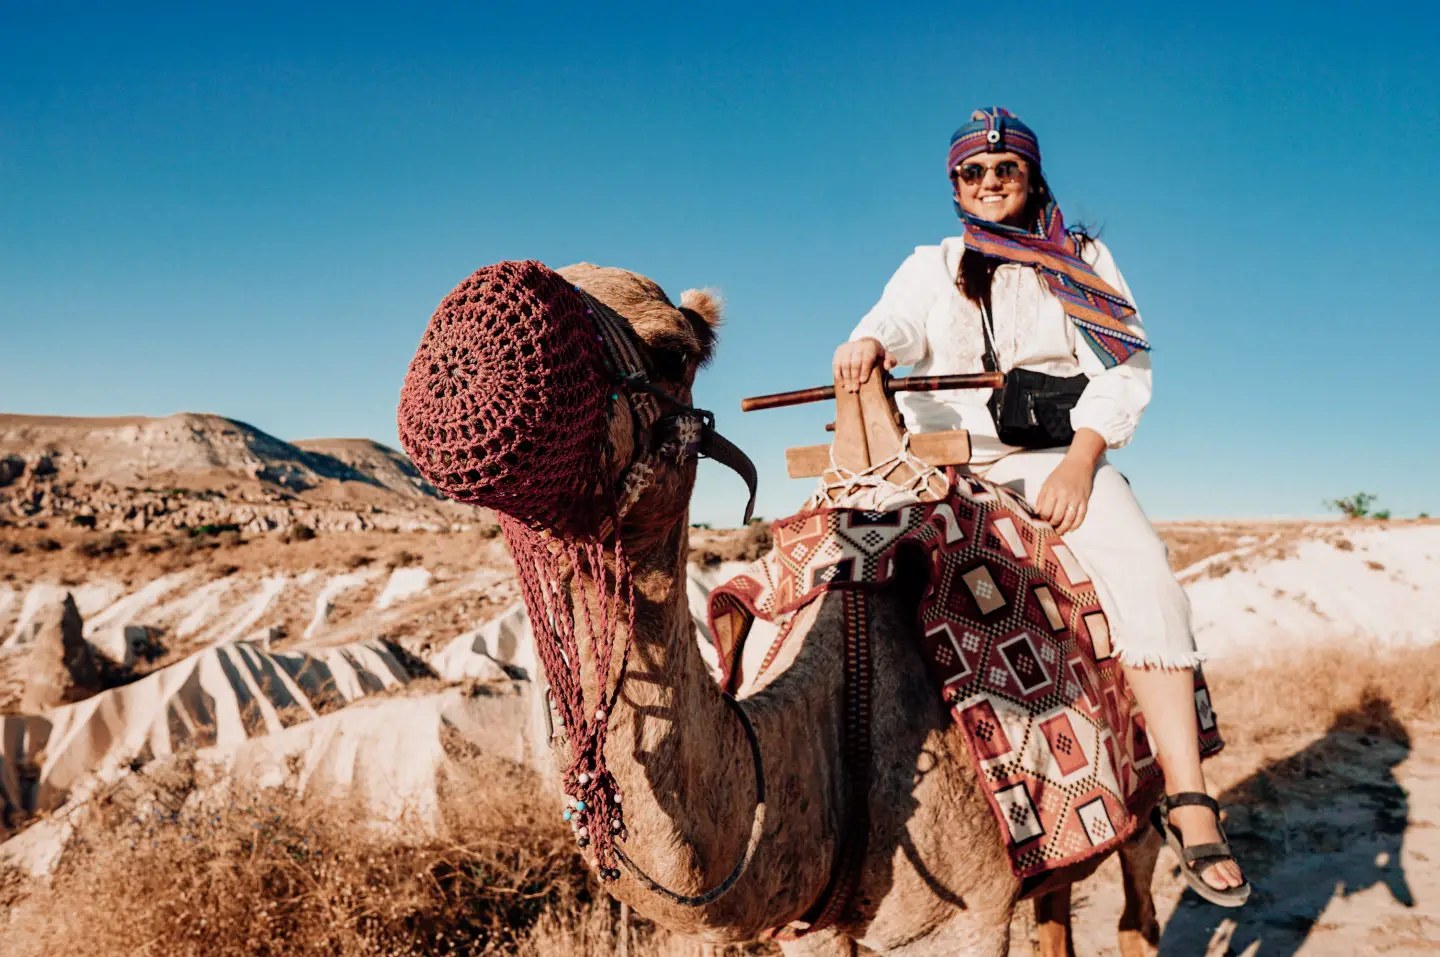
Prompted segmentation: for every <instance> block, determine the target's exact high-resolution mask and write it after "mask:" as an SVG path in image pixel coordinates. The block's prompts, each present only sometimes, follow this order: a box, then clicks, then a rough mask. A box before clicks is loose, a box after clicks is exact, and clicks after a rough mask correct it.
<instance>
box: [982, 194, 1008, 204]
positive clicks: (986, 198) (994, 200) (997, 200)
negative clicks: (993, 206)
mask: <svg viewBox="0 0 1440 957" xmlns="http://www.w3.org/2000/svg"><path fill="white" fill-rule="evenodd" d="M980 202H982V203H1003V202H1005V197H1004V196H1003V195H1002V196H981V197H980Z"/></svg>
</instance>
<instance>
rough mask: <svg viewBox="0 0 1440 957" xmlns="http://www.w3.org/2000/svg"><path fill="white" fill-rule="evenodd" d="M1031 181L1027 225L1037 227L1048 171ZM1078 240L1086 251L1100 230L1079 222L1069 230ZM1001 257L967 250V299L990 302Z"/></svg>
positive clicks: (963, 284) (963, 280)
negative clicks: (992, 285) (992, 283)
mask: <svg viewBox="0 0 1440 957" xmlns="http://www.w3.org/2000/svg"><path fill="white" fill-rule="evenodd" d="M1030 179H1031V185H1032V186H1034V187H1035V188H1034V190H1033V191H1031V193H1030V199H1029V200H1028V201H1027V202H1026V203H1025V228H1026V229H1034V228H1035V220H1036V219H1038V218H1039V216H1040V210H1041V209H1043V208H1044V207H1045V204H1046V203H1048V202H1050V184H1049V183H1047V182H1045V174H1044V173H1042V172H1040V170H1039V168H1036V169H1034V170H1032V172H1031V176H1030ZM1066 231H1067V232H1068V233H1069V234H1070V235H1071V237H1073V238H1074V240H1075V251H1076V253H1078V254H1081V255H1083V254H1084V252H1085V247H1086V246H1088V245H1089V244H1090V243H1092V242H1094V241H1095V237H1096V235H1097V233H1098V231H1095V230H1092V229H1091V228H1090V227H1089V226H1088V225H1086V224H1085V223H1077V224H1076V225H1074V226H1071V227H1069V228H1068V229H1067V230H1066ZM999 264H1000V260H998V259H995V258H994V257H993V256H986V255H985V254H983V253H977V252H976V251H975V250H973V249H967V250H965V253H964V254H963V255H962V256H961V257H960V277H959V281H960V291H961V292H962V293H963V294H964V295H965V298H966V299H969V300H970V301H971V302H973V303H975V304H976V305H979V304H981V303H984V304H985V305H986V306H987V307H988V306H989V304H990V282H991V280H992V279H993V278H994V276H995V267H996V266H998V265H999Z"/></svg>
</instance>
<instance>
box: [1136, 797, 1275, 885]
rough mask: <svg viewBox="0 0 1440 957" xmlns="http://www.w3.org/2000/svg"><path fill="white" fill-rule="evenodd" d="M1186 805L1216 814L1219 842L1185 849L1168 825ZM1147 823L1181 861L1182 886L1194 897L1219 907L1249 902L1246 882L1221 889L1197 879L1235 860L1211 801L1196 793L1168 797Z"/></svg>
mask: <svg viewBox="0 0 1440 957" xmlns="http://www.w3.org/2000/svg"><path fill="white" fill-rule="evenodd" d="M1189 805H1198V806H1200V807H1207V808H1209V809H1210V810H1211V811H1212V812H1213V813H1214V814H1215V826H1216V827H1217V828H1219V829H1220V840H1219V841H1217V842H1215V843H1211V844H1196V845H1194V846H1192V847H1186V846H1185V841H1184V839H1183V838H1181V836H1180V830H1179V828H1176V827H1174V826H1173V825H1171V823H1170V812H1171V811H1172V810H1174V809H1175V808H1177V807H1187V806H1189ZM1150 820H1151V823H1153V824H1154V825H1155V828H1156V830H1158V831H1159V832H1160V836H1161V837H1163V838H1165V843H1166V844H1168V845H1169V846H1170V849H1171V850H1172V851H1174V852H1175V854H1176V855H1177V856H1178V857H1179V858H1180V863H1181V866H1180V873H1181V874H1182V875H1183V876H1184V878H1185V883H1187V884H1189V885H1190V888H1191V889H1192V890H1193V891H1195V893H1197V894H1199V895H1200V896H1201V897H1203V898H1205V899H1206V900H1207V901H1209V902H1210V903H1212V904H1218V905H1220V906H1221V907H1239V906H1241V905H1242V904H1244V903H1245V902H1246V901H1247V900H1249V899H1250V891H1251V889H1252V888H1251V884H1250V882H1249V881H1248V880H1246V881H1245V883H1243V884H1241V885H1240V886H1239V887H1224V888H1221V887H1214V886H1212V885H1211V884H1210V882H1209V881H1207V880H1205V878H1203V877H1201V876H1200V872H1201V871H1203V870H1204V869H1205V868H1207V867H1209V866H1211V865H1212V864H1219V863H1220V862H1221V861H1234V860H1235V855H1234V854H1233V853H1232V852H1231V851H1230V844H1229V842H1228V841H1227V840H1226V837H1225V829H1224V828H1223V827H1220V804H1219V802H1217V801H1216V800H1215V799H1214V798H1212V797H1211V796H1210V795H1208V794H1201V793H1200V792H1198V791H1182V792H1180V793H1179V794H1167V795H1165V796H1164V797H1162V798H1161V799H1160V803H1159V804H1157V805H1156V806H1155V810H1154V811H1153V812H1152V813H1151V816H1150ZM1236 863H1239V862H1238V861H1237V862H1236ZM1242 879H1243V878H1242Z"/></svg>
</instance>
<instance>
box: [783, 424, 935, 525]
mask: <svg viewBox="0 0 1440 957" xmlns="http://www.w3.org/2000/svg"><path fill="white" fill-rule="evenodd" d="M899 465H908V466H910V468H911V471H912V472H913V473H914V477H913V478H911V479H910V481H908V482H905V483H897V482H892V481H890V480H889V479H888V478H886V477H885V476H887V475H889V474H891V473H893V472H894V471H895V468H896V466H899ZM936 478H939V479H940V480H941V482H945V473H944V472H942V471H941V470H940V469H937V468H935V467H934V466H932V465H930V464H929V463H927V462H924V461H922V460H921V459H918V458H916V457H915V456H914V455H911V454H910V433H908V432H906V433H905V434H904V436H903V437H902V439H901V442H900V448H899V449H898V450H896V452H895V454H894V455H892V456H890V458H888V459H885V460H883V461H880V462H876V463H874V464H872V465H871V466H870V467H869V468H868V469H865V470H864V471H862V472H853V471H851V470H850V469H847V468H844V467H843V466H840V465H838V464H836V462H835V447H834V446H833V445H832V446H831V447H830V470H829V471H828V472H826V473H824V475H822V476H821V479H820V485H819V487H818V488H816V489H815V492H814V494H813V495H811V496H810V501H809V503H808V506H807V507H809V508H820V507H828V508H858V509H864V510H866V511H870V512H892V511H894V510H895V509H897V508H904V507H905V506H906V505H914V504H916V503H917V502H920V501H923V496H924V494H925V493H926V492H927V491H930V488H931V483H932V480H934V479H936ZM946 485H947V487H948V483H946Z"/></svg>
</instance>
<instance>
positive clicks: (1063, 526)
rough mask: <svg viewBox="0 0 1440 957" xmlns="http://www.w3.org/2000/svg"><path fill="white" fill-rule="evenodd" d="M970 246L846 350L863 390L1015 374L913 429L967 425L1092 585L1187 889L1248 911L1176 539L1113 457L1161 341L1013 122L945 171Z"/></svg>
mask: <svg viewBox="0 0 1440 957" xmlns="http://www.w3.org/2000/svg"><path fill="white" fill-rule="evenodd" d="M946 170H947V172H948V173H949V177H950V185H951V187H952V189H953V191H954V200H955V209H956V212H957V213H959V215H960V219H961V221H962V222H963V223H964V232H963V234H962V235H960V236H955V237H951V238H948V239H945V240H943V241H942V242H941V243H940V244H939V245H938V246H919V247H917V248H916V250H915V252H914V253H913V254H911V256H910V257H909V258H908V259H906V260H905V261H904V262H903V263H901V264H900V268H899V269H897V270H896V271H895V275H894V276H893V277H891V279H890V282H889V283H888V284H887V285H886V286H885V291H884V293H883V294H882V295H881V297H880V301H879V302H878V303H876V304H875V307H874V308H873V309H871V310H870V312H869V313H867V314H866V316H865V317H864V318H863V319H861V320H860V324H859V325H858V326H856V328H855V331H854V332H853V333H852V334H851V336H850V341H849V342H846V343H845V344H843V345H841V346H840V347H839V348H838V349H837V350H836V351H835V362H834V372H835V377H836V379H837V381H839V382H840V383H841V385H842V386H844V387H845V388H848V389H850V390H852V391H853V390H858V389H859V386H860V384H861V383H862V382H865V381H866V380H868V379H869V377H870V375H871V373H872V372H873V371H874V370H875V369H876V368H877V367H879V368H884V369H891V368H894V367H895V366H897V365H908V366H913V367H914V372H915V373H916V374H917V375H947V374H953V373H968V372H980V371H982V370H983V371H996V370H998V371H1001V372H1004V373H1006V374H1007V375H1006V385H1005V387H1004V389H1002V390H999V391H997V392H995V393H994V394H993V395H992V393H991V392H990V391H988V390H955V391H950V392H928V393H924V392H907V393H900V394H898V395H897V396H896V403H897V404H898V405H899V407H900V410H901V412H902V413H903V414H904V416H905V420H906V425H907V427H908V428H909V429H910V430H911V431H913V432H926V431H936V430H944V429H965V430H967V431H968V432H969V433H970V440H971V447H972V458H971V462H970V465H969V468H970V470H971V471H972V472H974V473H975V474H977V475H980V476H982V477H984V478H986V479H988V480H989V481H991V482H994V483H996V484H999V485H1004V486H1007V487H1009V488H1011V489H1013V490H1014V491H1015V492H1017V493H1018V494H1020V495H1022V496H1023V497H1024V498H1025V499H1026V500H1027V501H1028V502H1029V503H1030V506H1031V507H1032V508H1033V509H1034V511H1035V513H1036V514H1037V515H1038V516H1039V517H1040V518H1041V519H1043V520H1044V521H1046V522H1048V523H1049V524H1050V525H1052V526H1054V528H1055V529H1056V531H1058V532H1059V533H1060V534H1062V535H1064V536H1065V541H1066V544H1068V545H1069V546H1070V548H1071V550H1072V551H1073V553H1074V554H1075V556H1076V557H1077V558H1078V559H1079V560H1080V562H1081V563H1082V564H1083V565H1084V566H1085V568H1086V570H1087V571H1088V572H1089V573H1090V575H1091V576H1092V578H1093V580H1094V582H1095V587H1096V590H1097V592H1098V594H1099V597H1100V601H1101V604H1102V606H1103V607H1104V609H1105V613H1106V616H1107V617H1108V619H1109V624H1110V632H1111V636H1112V640H1113V641H1114V642H1115V644H1116V646H1117V649H1118V650H1117V652H1116V654H1117V655H1118V656H1119V658H1120V660H1121V662H1122V663H1123V665H1124V669H1125V676H1126V679H1127V680H1128V681H1129V683H1130V687H1131V688H1132V689H1133V691H1134V693H1135V697H1136V700H1137V701H1138V702H1139V704H1140V707H1141V709H1142V710H1143V711H1144V714H1145V719H1146V726H1147V728H1148V729H1149V732H1150V736H1151V738H1152V740H1153V741H1154V743H1155V746H1156V749H1157V751H1158V753H1159V758H1160V763H1161V766H1162V770H1163V772H1164V777H1165V790H1166V797H1165V798H1164V799H1163V800H1162V801H1161V804H1160V809H1159V812H1158V814H1157V818H1156V820H1157V823H1158V824H1159V825H1160V826H1161V828H1162V831H1163V832H1164V834H1165V837H1166V840H1167V841H1168V842H1169V843H1170V844H1171V846H1172V847H1173V848H1175V849H1176V850H1177V852H1179V853H1180V855H1181V859H1182V861H1183V862H1184V863H1185V867H1184V868H1182V871H1183V873H1184V875H1185V879H1186V881H1187V882H1188V883H1189V884H1190V886H1191V887H1193V888H1194V889H1195V890H1196V892H1197V893H1199V894H1200V895H1201V896H1203V897H1205V898H1206V899H1207V900H1210V901H1212V902H1214V903H1217V904H1222V905H1225V906H1231V907H1238V906H1240V905H1241V904H1243V903H1244V902H1245V900H1246V899H1247V898H1248V897H1249V895H1250V884H1249V883H1248V882H1247V881H1246V880H1245V878H1244V876H1243V875H1242V873H1241V870H1240V867H1239V865H1238V864H1237V863H1236V861H1235V858H1234V856H1233V854H1232V853H1231V851H1230V847H1229V845H1228V844H1227V843H1226V842H1225V837H1224V834H1223V832H1222V831H1221V829H1220V824H1219V806H1218V805H1217V804H1216V803H1215V801H1214V800H1212V799H1211V798H1210V797H1209V796H1208V795H1207V794H1206V793H1205V777H1204V774H1203V772H1202V771H1201V768H1200V750H1199V744H1198V739H1197V719H1196V716H1195V702H1194V698H1193V677H1192V669H1193V668H1194V666H1195V665H1196V664H1198V663H1199V662H1200V660H1201V658H1202V656H1201V654H1200V653H1199V652H1198V651H1197V650H1196V648H1195V639H1194V636H1193V634H1192V633H1191V628H1190V604H1189V600H1188V599H1187V598H1186V596H1185V592H1184V591H1183V590H1182V589H1181V587H1180V585H1179V583H1178V582H1177V581H1176V580H1175V576H1174V575H1173V574H1172V573H1171V571H1170V566H1169V563H1168V561H1167V556H1166V550H1165V545H1164V543H1162V542H1161V540H1160V537H1159V536H1158V535H1157V534H1156V533H1155V530H1154V528H1152V527H1151V525H1150V522H1149V520H1148V519H1147V518H1146V517H1145V513H1144V512H1143V511H1141V509H1140V505H1139V503H1138V502H1137V501H1136V500H1135V496H1134V494H1133V493H1132V492H1131V490H1130V485H1129V483H1128V482H1127V480H1126V479H1125V477H1124V476H1123V475H1121V474H1120V473H1119V472H1118V471H1116V469H1115V468H1114V466H1112V465H1110V464H1109V463H1108V462H1107V461H1106V458H1105V451H1106V450H1107V449H1116V448H1120V447H1121V446H1123V445H1125V444H1126V443H1128V442H1129V441H1130V439H1131V437H1132V436H1133V435H1134V434H1135V427H1136V426H1137V425H1138V424H1139V422H1140V414H1141V412H1143V411H1144V409H1145V406H1146V405H1147V404H1148V403H1149V401H1150V393H1151V385H1150V375H1151V371H1150V355H1149V349H1150V345H1149V343H1148V342H1147V341H1146V338H1145V332H1144V329H1143V328H1142V326H1141V324H1140V315H1139V313H1137V312H1136V310H1135V306H1134V298H1133V297H1132V296H1131V294H1130V288H1129V287H1128V286H1127V285H1126V284H1125V279H1124V277H1122V276H1121V275H1120V271H1119V269H1117V268H1116V266H1115V260H1114V258H1113V257H1112V256H1111V255H1110V251H1109V250H1108V249H1106V248H1105V246H1104V245H1103V244H1102V243H1101V242H1100V241H1099V240H1097V239H1095V238H1093V237H1091V236H1089V235H1087V234H1086V233H1085V232H1084V231H1083V230H1080V229H1070V230H1067V229H1066V228H1065V222H1064V219H1063V218H1062V217H1061V215H1060V208H1059V206H1057V205H1056V203H1055V198H1054V197H1053V196H1052V195H1051V193H1050V188H1049V186H1048V185H1047V184H1046V182H1045V177H1044V175H1043V173H1042V172H1041V164H1040V143H1039V140H1038V139H1037V138H1036V136H1035V133H1034V132H1033V131H1032V130H1031V129H1030V127H1028V126H1026V125H1025V124H1024V123H1022V122H1021V121H1020V120H1019V119H1018V118H1016V117H1015V116H1014V115H1013V114H1012V113H1010V112H1009V111H1007V110H1003V109H1000V108H998V107H996V108H991V109H986V110H977V111H976V112H975V113H974V114H972V116H971V118H970V122H969V123H967V124H966V125H964V126H962V127H961V128H960V129H958V130H956V131H955V134H954V135H953V136H952V137H951V138H950V150H949V153H948V156H947V159H946Z"/></svg>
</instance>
